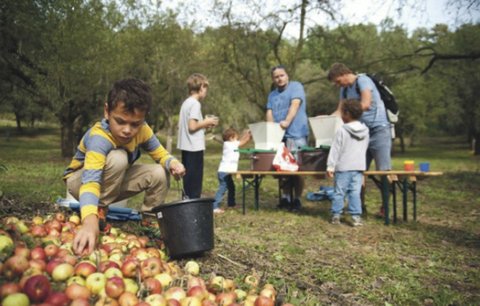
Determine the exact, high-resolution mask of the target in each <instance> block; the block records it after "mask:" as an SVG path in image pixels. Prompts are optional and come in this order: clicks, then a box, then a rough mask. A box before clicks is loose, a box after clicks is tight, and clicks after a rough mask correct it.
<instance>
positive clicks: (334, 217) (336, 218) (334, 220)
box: [330, 215, 341, 225]
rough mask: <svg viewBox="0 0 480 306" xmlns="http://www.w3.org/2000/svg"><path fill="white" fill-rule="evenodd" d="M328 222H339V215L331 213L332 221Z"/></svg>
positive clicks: (337, 223)
mask: <svg viewBox="0 0 480 306" xmlns="http://www.w3.org/2000/svg"><path fill="white" fill-rule="evenodd" d="M330 223H332V224H335V225H339V224H341V222H340V216H339V215H333V216H332V221H331V222H330Z"/></svg>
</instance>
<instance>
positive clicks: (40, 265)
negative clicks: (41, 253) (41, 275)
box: [28, 259, 47, 272]
mask: <svg viewBox="0 0 480 306" xmlns="http://www.w3.org/2000/svg"><path fill="white" fill-rule="evenodd" d="M28 264H29V265H30V268H33V269H36V270H39V271H42V272H43V271H45V268H46V267H47V263H46V262H45V260H41V259H30V260H29V261H28Z"/></svg>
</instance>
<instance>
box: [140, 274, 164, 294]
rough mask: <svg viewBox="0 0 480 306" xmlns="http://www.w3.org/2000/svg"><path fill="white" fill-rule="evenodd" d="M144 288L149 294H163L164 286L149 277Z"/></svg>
mask: <svg viewBox="0 0 480 306" xmlns="http://www.w3.org/2000/svg"><path fill="white" fill-rule="evenodd" d="M143 286H144V287H145V290H147V292H148V294H156V293H162V284H161V283H160V281H158V280H157V279H155V278H153V277H149V278H147V279H145V280H144V281H143Z"/></svg>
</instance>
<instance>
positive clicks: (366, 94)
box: [360, 88, 372, 111]
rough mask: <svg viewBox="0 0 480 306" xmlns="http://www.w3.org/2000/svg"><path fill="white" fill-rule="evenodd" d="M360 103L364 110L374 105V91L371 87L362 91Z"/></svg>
mask: <svg viewBox="0 0 480 306" xmlns="http://www.w3.org/2000/svg"><path fill="white" fill-rule="evenodd" d="M360 105H362V110H363V111H366V110H368V109H369V108H370V106H371V105H372V92H371V91H370V89H368V88H367V89H365V90H362V91H361V92H360Z"/></svg>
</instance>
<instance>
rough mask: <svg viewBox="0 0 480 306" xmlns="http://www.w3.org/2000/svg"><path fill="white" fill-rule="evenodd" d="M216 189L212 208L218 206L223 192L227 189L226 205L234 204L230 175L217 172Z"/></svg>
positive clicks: (233, 191)
mask: <svg viewBox="0 0 480 306" xmlns="http://www.w3.org/2000/svg"><path fill="white" fill-rule="evenodd" d="M217 176H218V183H219V186H218V190H217V193H216V194H215V202H213V209H215V208H219V207H220V203H221V202H222V199H223V196H224V195H225V192H227V191H228V202H227V203H228V206H230V207H231V206H235V183H233V179H232V175H231V174H230V173H226V172H218V175H217Z"/></svg>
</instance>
